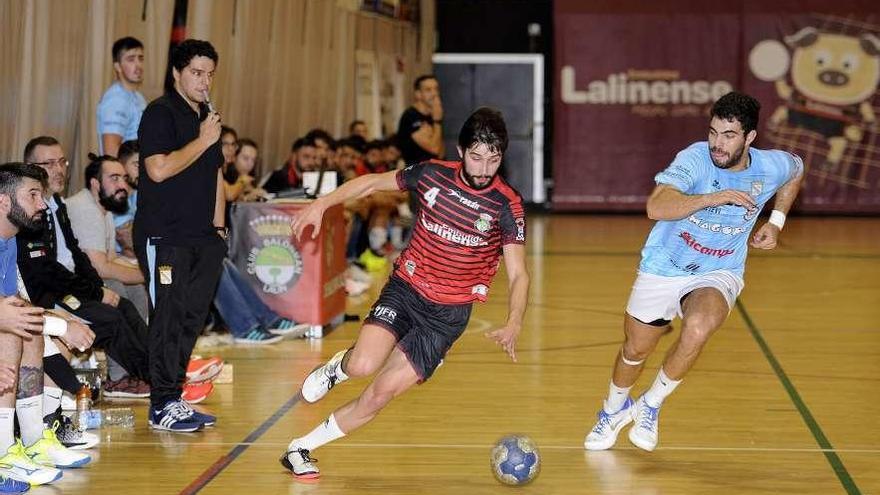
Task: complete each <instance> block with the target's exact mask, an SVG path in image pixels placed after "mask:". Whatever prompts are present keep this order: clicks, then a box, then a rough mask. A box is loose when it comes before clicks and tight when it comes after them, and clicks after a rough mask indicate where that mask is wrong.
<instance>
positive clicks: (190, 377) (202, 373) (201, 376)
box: [186, 364, 223, 383]
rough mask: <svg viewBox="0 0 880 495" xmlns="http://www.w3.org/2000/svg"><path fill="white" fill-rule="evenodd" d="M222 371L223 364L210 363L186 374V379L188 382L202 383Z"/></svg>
mask: <svg viewBox="0 0 880 495" xmlns="http://www.w3.org/2000/svg"><path fill="white" fill-rule="evenodd" d="M221 371H223V364H211V365H208V366H206V367H205V368H202V369H200V370H198V371H196V372H194V373H192V374H189V373H187V374H186V381H187V382H188V383H202V382H207V381H211V380H213V379H214V378H216V377H217V375H219V374H220V372H221Z"/></svg>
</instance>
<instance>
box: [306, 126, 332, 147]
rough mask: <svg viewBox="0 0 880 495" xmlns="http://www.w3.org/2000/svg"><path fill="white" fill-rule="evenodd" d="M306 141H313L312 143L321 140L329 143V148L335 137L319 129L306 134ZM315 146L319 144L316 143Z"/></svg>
mask: <svg viewBox="0 0 880 495" xmlns="http://www.w3.org/2000/svg"><path fill="white" fill-rule="evenodd" d="M306 139H311V140H312V141H317V140H319V139H320V140H322V141H324V142H325V143H327V145H328V146H329V145H330V144H332V143H333V136H331V135H330V133H329V132H327V131H325V130H324V129H318V128H315V129H312V130H311V131H309V132H308V133H307V134H306ZM315 145H317V143H315Z"/></svg>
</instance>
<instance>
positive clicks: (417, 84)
mask: <svg viewBox="0 0 880 495" xmlns="http://www.w3.org/2000/svg"><path fill="white" fill-rule="evenodd" d="M429 79H433V80H435V81H436V80H437V76H435V75H434V74H423V75H421V76H419V77H417V78H416V81H415V82H414V83H413V89H415V90H419V89H422V88H421V86H422V81H427V80H429Z"/></svg>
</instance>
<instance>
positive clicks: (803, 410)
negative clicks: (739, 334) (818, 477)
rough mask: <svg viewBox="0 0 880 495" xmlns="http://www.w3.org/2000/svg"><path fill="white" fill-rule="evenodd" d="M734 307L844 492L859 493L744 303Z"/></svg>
mask: <svg viewBox="0 0 880 495" xmlns="http://www.w3.org/2000/svg"><path fill="white" fill-rule="evenodd" d="M736 308H737V309H738V310H739V312H740V314H741V315H742V317H743V319H744V320H745V322H746V326H747V327H748V329H749V332H751V334H752V337H753V338H754V339H755V342H757V343H758V347H760V348H761V352H763V353H764V357H765V358H767V361H768V362H769V363H770V367H771V368H773V371H774V372H775V373H776V376H777V377H778V378H779V381H780V382H782V386H783V387H785V391H786V392H788V397H789V398H790V399H791V401H792V402H793V403H794V405H795V407H796V408H797V410H798V412H799V413H800V414H801V418H803V420H804V423H806V424H807V428H809V429H810V433H812V434H813V438H815V439H816V443H817V444H819V447H821V448H822V453H823V454H824V455H825V458H826V459H827V460H828V463H829V464H831V469H833V470H834V474H836V475H837V479H839V480H840V483H841V484H842V485H843V488H844V489H845V490H846V493H848V494H850V495H861V493H862V492H861V490H859V487H858V486H856V482H855V481H853V479H852V476H850V475H849V471H847V470H846V467H844V465H843V461H841V460H840V457H838V455H837V453H836V452H834V447H832V446H831V442H829V441H828V437H826V436H825V433H824V432H823V431H822V428H821V427H819V423H818V422H816V418H814V417H813V414H812V413H811V412H810V409H809V408H807V405H806V404H805V403H804V400H803V399H802V398H801V395H800V394H799V393H798V391H797V389H796V388H795V387H794V384H793V383H792V382H791V380H789V378H788V375H786V374H785V371H784V370H783V369H782V365H781V364H779V361H778V360H777V359H776V356H774V355H773V352H772V351H771V350H770V346H769V345H767V341H766V340H764V337H763V336H762V335H761V331H760V330H758V327H757V326H755V322H754V321H752V318H751V317H750V316H749V314H748V313H747V312H746V307H745V305H743V303H742V302H741V301H739V300H737V301H736Z"/></svg>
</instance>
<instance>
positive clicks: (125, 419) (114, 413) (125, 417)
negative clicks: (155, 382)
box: [101, 407, 134, 428]
mask: <svg viewBox="0 0 880 495" xmlns="http://www.w3.org/2000/svg"><path fill="white" fill-rule="evenodd" d="M101 416H102V418H101V426H119V427H122V428H134V411H133V410H132V409H131V408H130V407H111V408H107V409H104V410H102V411H101Z"/></svg>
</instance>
